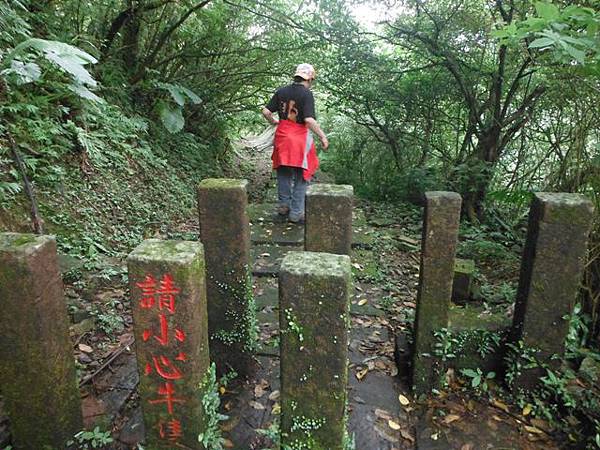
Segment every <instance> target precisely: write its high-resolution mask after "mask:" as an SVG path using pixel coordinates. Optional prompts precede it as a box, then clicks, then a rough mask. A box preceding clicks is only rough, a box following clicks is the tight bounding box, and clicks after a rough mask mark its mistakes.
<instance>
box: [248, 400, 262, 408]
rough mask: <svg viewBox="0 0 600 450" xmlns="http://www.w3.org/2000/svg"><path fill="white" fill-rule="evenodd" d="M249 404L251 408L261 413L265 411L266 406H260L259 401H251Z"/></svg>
mask: <svg viewBox="0 0 600 450" xmlns="http://www.w3.org/2000/svg"><path fill="white" fill-rule="evenodd" d="M248 403H249V404H250V406H252V407H253V408H254V409H257V410H259V411H261V410H263V409H265V406H264V405H261V404H260V403H258V402H257V401H254V400H250V401H249V402H248Z"/></svg>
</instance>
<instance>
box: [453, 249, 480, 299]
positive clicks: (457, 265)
mask: <svg viewBox="0 0 600 450" xmlns="http://www.w3.org/2000/svg"><path fill="white" fill-rule="evenodd" d="M474 275H475V261H473V260H472V259H460V258H456V259H455V260H454V282H453V285H452V300H454V301H455V302H466V301H468V300H469V299H470V298H471V286H472V284H473V277H474Z"/></svg>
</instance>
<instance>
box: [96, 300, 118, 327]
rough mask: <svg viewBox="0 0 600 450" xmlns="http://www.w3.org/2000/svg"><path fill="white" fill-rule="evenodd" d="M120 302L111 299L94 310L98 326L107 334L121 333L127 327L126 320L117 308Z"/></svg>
mask: <svg viewBox="0 0 600 450" xmlns="http://www.w3.org/2000/svg"><path fill="white" fill-rule="evenodd" d="M119 304H120V302H119V301H118V300H111V301H110V302H108V303H106V304H104V305H102V306H99V307H97V309H96V310H94V311H93V312H92V316H93V317H94V319H95V322H96V326H97V327H98V328H99V329H100V330H102V331H103V332H104V333H105V334H106V335H107V336H113V335H114V334H115V333H120V332H122V331H123V329H124V328H125V321H124V319H123V317H122V315H121V313H120V311H121V310H122V309H123V308H121V310H119V309H118V308H117V305H119Z"/></svg>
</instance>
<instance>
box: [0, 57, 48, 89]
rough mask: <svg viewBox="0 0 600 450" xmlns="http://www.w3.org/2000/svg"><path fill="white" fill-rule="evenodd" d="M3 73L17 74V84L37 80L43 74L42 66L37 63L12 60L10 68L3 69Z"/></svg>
mask: <svg viewBox="0 0 600 450" xmlns="http://www.w3.org/2000/svg"><path fill="white" fill-rule="evenodd" d="M1 74H2V75H15V77H16V84H18V85H21V84H27V83H33V82H34V81H37V80H39V79H40V77H41V76H42V71H41V69H40V66H38V65H37V64H36V63H32V62H30V63H24V62H23V61H18V60H12V61H11V62H10V68H8V69H6V70H3V71H2V72H1Z"/></svg>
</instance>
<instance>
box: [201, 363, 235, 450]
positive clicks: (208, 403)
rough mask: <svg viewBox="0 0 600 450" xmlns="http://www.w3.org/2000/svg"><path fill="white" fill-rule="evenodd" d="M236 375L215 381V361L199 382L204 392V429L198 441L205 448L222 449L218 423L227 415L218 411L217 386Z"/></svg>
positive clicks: (221, 436) (233, 373)
mask: <svg viewBox="0 0 600 450" xmlns="http://www.w3.org/2000/svg"><path fill="white" fill-rule="evenodd" d="M235 377H237V374H236V373H235V372H230V373H229V374H227V375H225V376H224V377H222V378H221V379H220V380H219V382H217V368H216V365H215V363H212V364H211V365H210V367H209V368H208V371H207V373H206V375H205V377H204V380H203V381H202V383H201V384H200V391H201V392H204V394H203V396H202V407H203V408H204V420H205V423H206V429H205V431H204V432H203V433H200V435H199V436H198V442H201V443H202V445H204V447H205V448H207V449H208V448H210V449H211V450H223V448H224V447H223V444H224V443H225V439H224V438H223V435H222V433H221V429H220V428H219V423H221V422H222V421H224V420H227V418H228V417H227V416H226V415H224V414H221V413H220V412H219V407H220V405H221V398H220V397H219V387H220V386H222V387H226V386H227V384H228V383H229V382H230V381H231V380H232V379H233V378H235Z"/></svg>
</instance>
